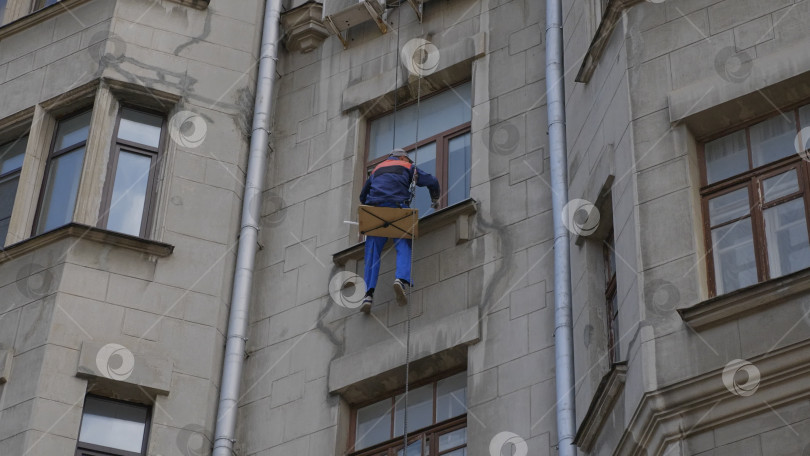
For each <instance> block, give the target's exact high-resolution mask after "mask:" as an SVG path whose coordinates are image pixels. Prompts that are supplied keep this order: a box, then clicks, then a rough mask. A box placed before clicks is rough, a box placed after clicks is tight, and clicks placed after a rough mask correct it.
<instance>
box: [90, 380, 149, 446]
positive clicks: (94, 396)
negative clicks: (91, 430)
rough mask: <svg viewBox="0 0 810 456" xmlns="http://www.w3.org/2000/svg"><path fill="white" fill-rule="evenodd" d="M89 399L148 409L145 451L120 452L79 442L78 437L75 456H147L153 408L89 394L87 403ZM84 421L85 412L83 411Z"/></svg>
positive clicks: (144, 431)
mask: <svg viewBox="0 0 810 456" xmlns="http://www.w3.org/2000/svg"><path fill="white" fill-rule="evenodd" d="M88 398H93V399H95V400H101V401H107V402H115V403H120V404H126V405H129V406H135V407H142V408H144V409H146V420H145V421H144V427H143V442H142V443H141V449H142V450H143V451H141V452H140V453H135V452H133V451H126V450H119V449H117V448H110V447H106V446H103V445H95V444H92V443H84V442H81V441H80V440H79V437H78V436H77V437H76V453H75V456H146V454H147V452H148V450H149V433H150V432H149V431H150V430H151V428H152V407H151V406H148V405H145V404H138V403H135V402H128V401H122V400H119V399H111V398H109V397H104V396H96V395H94V394H88V395H87V397H86V398H85V401H87V399H88ZM82 420H84V411H82ZM79 429H80V430H81V422H79Z"/></svg>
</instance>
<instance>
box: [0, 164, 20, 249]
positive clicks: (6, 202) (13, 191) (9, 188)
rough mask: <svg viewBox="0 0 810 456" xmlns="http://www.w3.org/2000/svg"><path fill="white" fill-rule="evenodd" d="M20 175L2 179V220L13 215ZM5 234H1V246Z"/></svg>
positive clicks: (0, 204) (0, 214) (0, 215)
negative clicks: (12, 210) (12, 209)
mask: <svg viewBox="0 0 810 456" xmlns="http://www.w3.org/2000/svg"><path fill="white" fill-rule="evenodd" d="M19 181H20V177H19V176H14V177H12V178H7V179H5V180H3V181H0V220H2V219H6V218H9V217H11V208H12V207H14V197H15V196H16V195H17V184H18V183H19ZM3 238H4V236H0V246H2V244H3Z"/></svg>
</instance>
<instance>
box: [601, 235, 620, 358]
mask: <svg viewBox="0 0 810 456" xmlns="http://www.w3.org/2000/svg"><path fill="white" fill-rule="evenodd" d="M602 256H603V257H604V260H605V305H606V313H605V316H606V320H607V339H608V360H609V361H610V365H611V366H612V365H613V364H615V363H617V362H619V308H618V305H617V303H616V245H615V242H614V240H613V230H611V231H610V233H609V234H608V236H607V238H606V239H605V241H604V242H603V243H602Z"/></svg>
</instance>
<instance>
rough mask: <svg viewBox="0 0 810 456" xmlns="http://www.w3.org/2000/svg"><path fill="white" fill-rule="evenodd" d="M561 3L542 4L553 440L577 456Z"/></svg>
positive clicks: (548, 1)
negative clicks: (551, 241)
mask: <svg viewBox="0 0 810 456" xmlns="http://www.w3.org/2000/svg"><path fill="white" fill-rule="evenodd" d="M562 24H563V23H562V1H561V0H546V103H547V109H548V141H549V156H550V158H551V195H552V196H551V199H552V208H553V220H554V350H555V359H554V363H555V366H556V381H557V438H558V444H559V455H560V456H576V454H577V447H576V446H574V435H575V434H576V415H575V409H574V332H573V318H572V312H571V262H570V258H569V243H568V242H569V240H568V228H566V226H565V223H564V218H565V217H564V214H563V208H564V207H565V205H566V204H567V203H568V157H567V155H566V154H567V149H568V148H567V146H566V138H565V80H564V79H563V78H564V71H565V69H564V65H563V30H562Z"/></svg>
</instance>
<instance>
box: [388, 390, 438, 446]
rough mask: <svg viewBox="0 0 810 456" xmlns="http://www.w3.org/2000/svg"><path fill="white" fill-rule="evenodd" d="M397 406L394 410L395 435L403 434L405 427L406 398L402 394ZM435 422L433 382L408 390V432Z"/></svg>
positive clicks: (398, 398) (397, 399) (397, 398)
mask: <svg viewBox="0 0 810 456" xmlns="http://www.w3.org/2000/svg"><path fill="white" fill-rule="evenodd" d="M396 402H397V408H396V411H395V412H394V436H397V435H402V430H403V429H404V428H405V426H404V424H403V420H404V419H405V413H404V412H405V398H404V397H403V395H402V394H400V395H398V396H397V397H396ZM431 424H433V384H432V383H431V384H430V385H425V386H422V387H420V388H416V389H413V390H410V391H408V433H411V432H413V431H416V430H418V429H422V428H423V427H427V426H430V425H431Z"/></svg>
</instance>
